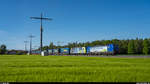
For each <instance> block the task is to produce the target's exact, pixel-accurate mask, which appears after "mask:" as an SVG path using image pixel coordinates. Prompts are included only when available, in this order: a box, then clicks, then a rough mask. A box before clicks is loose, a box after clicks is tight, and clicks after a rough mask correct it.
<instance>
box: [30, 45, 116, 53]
mask: <svg viewBox="0 0 150 84" xmlns="http://www.w3.org/2000/svg"><path fill="white" fill-rule="evenodd" d="M118 50H119V49H118V46H117V45H114V44H108V45H97V46H88V47H74V48H58V49H48V50H45V52H47V53H48V55H115V54H117V53H118ZM32 54H40V52H39V51H33V52H32Z"/></svg>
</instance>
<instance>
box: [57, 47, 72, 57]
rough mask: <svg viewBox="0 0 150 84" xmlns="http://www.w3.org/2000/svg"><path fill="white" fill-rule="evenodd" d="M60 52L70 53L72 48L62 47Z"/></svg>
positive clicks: (62, 53) (63, 53)
mask: <svg viewBox="0 0 150 84" xmlns="http://www.w3.org/2000/svg"><path fill="white" fill-rule="evenodd" d="M59 54H61V55H69V54H70V48H60V52H59Z"/></svg>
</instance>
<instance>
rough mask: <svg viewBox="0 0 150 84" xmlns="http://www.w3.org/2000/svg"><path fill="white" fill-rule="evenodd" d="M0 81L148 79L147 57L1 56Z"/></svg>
mask: <svg viewBox="0 0 150 84" xmlns="http://www.w3.org/2000/svg"><path fill="white" fill-rule="evenodd" d="M0 82H150V58H109V57H84V56H44V57H43V56H36V55H33V56H28V55H1V56H0Z"/></svg>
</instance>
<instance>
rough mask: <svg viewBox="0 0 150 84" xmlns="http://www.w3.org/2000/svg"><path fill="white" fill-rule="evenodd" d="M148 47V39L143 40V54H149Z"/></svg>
mask: <svg viewBox="0 0 150 84" xmlns="http://www.w3.org/2000/svg"><path fill="white" fill-rule="evenodd" d="M149 47H150V44H149V41H148V39H144V41H143V54H149Z"/></svg>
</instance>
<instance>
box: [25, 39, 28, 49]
mask: <svg viewBox="0 0 150 84" xmlns="http://www.w3.org/2000/svg"><path fill="white" fill-rule="evenodd" d="M24 43H25V46H24V47H25V51H27V43H28V41H24Z"/></svg>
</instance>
